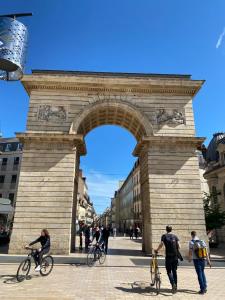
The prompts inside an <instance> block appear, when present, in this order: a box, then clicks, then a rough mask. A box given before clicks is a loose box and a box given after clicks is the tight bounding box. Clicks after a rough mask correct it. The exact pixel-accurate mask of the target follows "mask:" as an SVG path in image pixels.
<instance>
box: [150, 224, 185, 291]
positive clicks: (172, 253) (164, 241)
mask: <svg viewBox="0 0 225 300" xmlns="http://www.w3.org/2000/svg"><path fill="white" fill-rule="evenodd" d="M163 245H164V246H165V248H166V258H165V265H166V271H167V275H168V277H169V281H170V284H171V286H172V293H173V294H175V293H176V292H177V266H178V258H180V259H181V260H183V259H182V257H181V255H180V252H179V249H180V244H179V239H178V237H177V236H176V235H175V234H173V233H172V226H170V225H167V226H166V233H165V234H163V235H162V237H161V243H160V244H159V246H158V248H157V249H156V250H155V252H156V253H158V251H159V250H160V249H161V248H162V247H163Z"/></svg>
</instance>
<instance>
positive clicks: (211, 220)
mask: <svg viewBox="0 0 225 300" xmlns="http://www.w3.org/2000/svg"><path fill="white" fill-rule="evenodd" d="M203 203H204V210H205V221H206V229H207V230H212V229H219V228H221V227H222V226H223V225H225V211H223V210H221V207H220V204H219V203H218V193H217V192H212V193H210V194H207V193H205V195H204V198H203Z"/></svg>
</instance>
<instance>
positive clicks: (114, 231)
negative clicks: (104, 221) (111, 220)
mask: <svg viewBox="0 0 225 300" xmlns="http://www.w3.org/2000/svg"><path fill="white" fill-rule="evenodd" d="M113 238H114V239H115V238H116V227H113Z"/></svg>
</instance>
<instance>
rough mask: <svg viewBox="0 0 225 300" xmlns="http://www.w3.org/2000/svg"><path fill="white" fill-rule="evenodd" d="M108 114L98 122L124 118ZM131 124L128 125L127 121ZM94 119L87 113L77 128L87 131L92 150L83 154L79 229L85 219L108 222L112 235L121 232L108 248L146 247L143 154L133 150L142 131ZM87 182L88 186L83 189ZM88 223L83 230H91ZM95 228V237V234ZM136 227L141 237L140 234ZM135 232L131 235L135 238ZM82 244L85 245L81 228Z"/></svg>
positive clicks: (93, 223)
mask: <svg viewBox="0 0 225 300" xmlns="http://www.w3.org/2000/svg"><path fill="white" fill-rule="evenodd" d="M95 116H96V118H97V116H99V115H97V114H95ZM104 116H105V119H103V118H100V119H99V122H103V121H104V122H106V123H113V122H114V123H116V122H115V120H116V119H117V118H119V117H118V116H113V117H114V119H111V122H110V118H112V116H110V117H108V118H106V113H104ZM108 116H109V111H108ZM119 116H120V115H119ZM123 124H125V123H123ZM126 124H127V127H128V123H126ZM95 125H96V120H95V119H94V116H91V117H90V116H88V117H87V118H85V120H84V122H83V124H82V125H81V126H80V127H79V130H78V132H79V134H84V133H85V132H87V133H86V135H85V142H86V147H87V155H86V156H82V157H81V158H80V172H79V177H80V178H79V179H78V195H77V197H78V198H77V214H76V223H77V232H79V229H80V226H81V224H82V226H83V224H85V225H87V226H90V227H91V228H93V227H94V228H95V227H96V226H100V227H101V226H104V227H107V226H108V227H109V228H110V231H111V236H112V237H113V234H114V235H116V236H117V237H116V238H115V239H113V238H112V237H111V238H110V242H109V254H117V253H118V252H119V253H122V254H124V255H130V256H132V255H135V254H136V252H137V251H141V249H142V246H141V245H142V238H141V228H142V213H141V209H142V207H141V206H142V205H141V187H140V166H139V161H138V159H137V158H136V157H134V156H132V151H133V149H134V147H135V145H136V142H137V140H136V138H137V137H136V138H135V136H134V133H133V134H132V133H131V132H130V131H131V130H127V129H128V128H126V127H125V126H121V124H120V126H117V125H115V124H114V125H102V124H101V125H99V124H98V125H96V126H95ZM123 127H125V128H126V129H125V128H123ZM90 129H91V130H90ZM141 130H144V129H143V128H142V129H141V127H140V126H139V129H138V130H136V132H139V133H140V131H141ZM82 185H83V186H84V189H83V193H82V189H81V186H82ZM79 186H80V187H79ZM85 194H86V195H85ZM85 205H86V208H87V209H86V214H85ZM91 208H92V209H93V210H92V212H94V213H95V215H94V216H93V215H92V216H91ZM87 210H89V211H87ZM87 226H85V228H84V232H85V231H86V230H87V229H86V227H87ZM137 228H138V229H137ZM92 230H93V229H91V233H90V239H91V240H92V238H93V234H92ZM137 230H138V238H137V239H136V237H135V233H136V231H137ZM131 233H132V237H131V239H132V240H131V241H130V236H131V235H130V234H131ZM88 234H89V233H88ZM84 236H85V233H84ZM77 245H78V246H80V237H79V234H78V236H77ZM84 247H85V237H84V240H83V248H84Z"/></svg>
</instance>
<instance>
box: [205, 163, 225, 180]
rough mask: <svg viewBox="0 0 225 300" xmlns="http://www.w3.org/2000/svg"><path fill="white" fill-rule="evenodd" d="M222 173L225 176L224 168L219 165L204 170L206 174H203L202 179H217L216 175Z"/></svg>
mask: <svg viewBox="0 0 225 300" xmlns="http://www.w3.org/2000/svg"><path fill="white" fill-rule="evenodd" d="M222 172H224V174H225V166H221V165H219V166H217V167H215V168H212V169H209V170H206V172H205V173H204V174H203V177H204V178H205V179H209V178H212V177H215V178H217V175H218V174H220V173H222Z"/></svg>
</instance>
